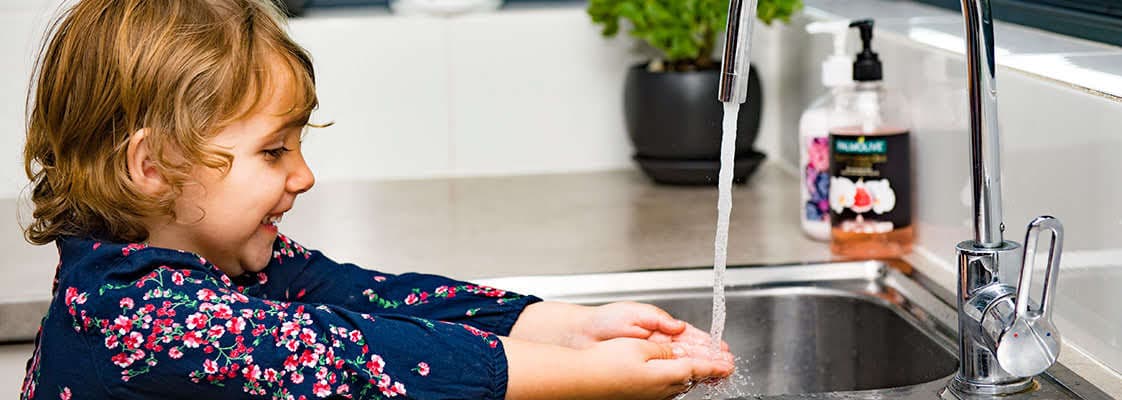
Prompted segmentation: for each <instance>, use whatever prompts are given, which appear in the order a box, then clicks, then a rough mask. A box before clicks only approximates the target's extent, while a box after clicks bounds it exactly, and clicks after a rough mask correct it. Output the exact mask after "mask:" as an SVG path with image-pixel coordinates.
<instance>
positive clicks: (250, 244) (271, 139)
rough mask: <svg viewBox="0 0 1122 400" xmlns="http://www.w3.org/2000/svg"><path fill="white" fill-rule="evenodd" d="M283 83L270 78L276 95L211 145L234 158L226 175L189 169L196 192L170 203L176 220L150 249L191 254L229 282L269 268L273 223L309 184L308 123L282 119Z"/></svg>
mask: <svg viewBox="0 0 1122 400" xmlns="http://www.w3.org/2000/svg"><path fill="white" fill-rule="evenodd" d="M285 76H287V74H285V73H276V74H274V75H273V77H275V78H278V79H274V82H275V83H276V84H275V85H271V86H272V87H274V88H280V90H271V93H268V92H267V93H266V96H265V97H263V98H262V99H261V102H260V103H259V104H258V107H257V110H254V112H252V113H250V114H249V115H248V116H246V117H245V118H243V119H241V120H238V121H236V122H234V123H233V124H231V125H230V126H227V127H226V128H224V129H222V130H221V131H219V132H218V133H217V134H216V135H215V136H214V137H212V138H211V140H210V143H211V144H213V145H216V146H220V147H221V148H223V149H225V150H226V151H228V152H230V153H231V154H232V155H233V162H232V164H231V166H230V170H229V172H228V173H227V174H226V175H222V173H221V171H217V170H214V169H210V168H206V167H196V168H195V171H194V173H193V177H194V180H195V182H197V184H188V185H186V186H185V187H184V188H183V195H182V196H181V197H180V198H179V199H177V200H176V205H175V208H176V213H177V215H178V218H177V220H176V221H171V222H168V223H167V224H162V225H161V226H157V227H156V228H155V229H150V230H149V238H150V239H149V244H151V245H153V246H159V247H169V248H175V249H182V250H188V251H193V252H195V253H198V254H199V255H201V256H203V257H205V258H207V259H208V260H209V261H211V262H212V263H214V265H216V266H218V268H219V269H221V270H222V271H223V272H225V273H226V274H227V275H229V276H238V275H241V274H243V273H245V272H257V271H260V270H261V269H263V268H265V266H266V265H268V263H269V259H270V257H272V245H273V241H274V239H276V236H277V226H276V223H278V222H280V219H281V216H283V215H284V213H285V212H286V211H288V210H289V209H291V208H292V206H293V204H294V202H295V200H296V196H297V195H299V194H301V193H304V192H306V191H307V190H308V189H310V188H311V187H312V185H313V184H314V183H315V177H313V176H312V171H311V170H310V169H309V168H308V164H307V163H306V162H305V161H304V156H303V154H302V153H301V151H300V146H301V133H302V132H303V128H304V125H305V124H306V122H307V121H306V120H305V119H293V118H294V117H293V116H292V115H284V113H285V112H286V111H287V110H288V109H289V108H290V105H291V103H292V102H291V100H290V97H289V90H290V89H289V87H290V86H291V85H289V82H288V81H286V80H283V79H279V78H282V77H285Z"/></svg>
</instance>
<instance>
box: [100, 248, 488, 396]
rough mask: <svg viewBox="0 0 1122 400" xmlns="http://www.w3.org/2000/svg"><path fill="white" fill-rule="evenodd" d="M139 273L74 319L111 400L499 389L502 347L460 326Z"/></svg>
mask: <svg viewBox="0 0 1122 400" xmlns="http://www.w3.org/2000/svg"><path fill="white" fill-rule="evenodd" d="M148 270H150V271H151V272H147V271H148ZM138 271H140V273H143V275H140V276H139V277H136V278H126V279H117V280H110V282H113V283H109V284H106V285H104V286H102V287H101V288H100V290H98V293H90V296H89V298H90V299H91V300H90V301H88V302H86V303H85V304H82V305H81V307H82V309H81V310H78V311H79V312H80V313H79V314H78V315H81V316H82V318H81V328H82V330H83V331H84V332H85V334H86V336H85V337H87V344H88V345H89V347H90V350H91V357H92V358H93V359H94V360H95V362H99V363H101V365H103V367H102V368H99V371H100V372H101V373H102V375H101V378H100V380H101V381H102V382H103V383H105V384H106V386H107V388H109V390H110V391H111V393H113V394H114V395H115V396H118V397H123V398H129V397H143V398H167V397H175V396H178V395H182V394H183V393H199V392H200V391H205V392H206V393H207V394H208V395H207V396H205V397H207V398H215V399H225V398H245V397H246V396H247V394H249V395H257V396H275V397H280V398H284V397H286V396H289V395H291V396H294V397H301V396H306V397H307V398H319V397H323V396H325V395H328V394H344V395H352V396H355V397H356V398H383V397H394V396H397V395H406V394H407V395H408V396H410V397H414V398H426V399H429V398H431V399H444V398H473V399H474V398H479V399H501V398H503V397H504V396H505V393H506V390H507V389H506V387H507V362H506V357H505V354H504V348H503V346H502V342H500V341H499V339H498V338H497V337H496V336H495V335H493V334H490V333H487V332H482V331H479V330H478V329H475V328H473V327H470V326H465V325H460V324H453V323H445V322H433V321H429V320H425V319H420V318H415V317H410V316H402V315H377V316H371V315H368V314H360V313H356V312H351V311H348V310H345V309H342V308H338V307H333V306H323V305H320V306H316V305H311V304H300V303H288V302H275V301H269V300H263V299H259V298H255V297H248V296H245V295H243V294H241V293H238V292H236V291H234V290H232V289H231V287H230V286H229V285H227V284H225V283H224V282H223V281H222V280H221V279H216V276H215V275H212V273H213V272H207V271H203V270H200V269H194V268H178V267H168V266H160V267H158V268H154V269H152V268H147V269H144V268H140V269H138ZM219 278H220V277H219Z"/></svg>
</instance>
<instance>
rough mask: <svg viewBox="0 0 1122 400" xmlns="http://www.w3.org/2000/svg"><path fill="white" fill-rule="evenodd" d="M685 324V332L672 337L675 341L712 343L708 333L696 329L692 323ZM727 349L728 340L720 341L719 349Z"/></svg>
mask: <svg viewBox="0 0 1122 400" xmlns="http://www.w3.org/2000/svg"><path fill="white" fill-rule="evenodd" d="M687 325H688V326H687V327H686V330H685V332H682V334H681V335H678V337H676V338H675V339H674V340H675V341H678V342H686V343H693V344H710V343H713V337H712V336H709V334H708V333H705V332H704V331H702V330H700V329H697V328H696V327H694V326H693V325H689V324H687ZM728 349H729V344H728V342H726V341H724V340H722V341H721V350H723V351H728Z"/></svg>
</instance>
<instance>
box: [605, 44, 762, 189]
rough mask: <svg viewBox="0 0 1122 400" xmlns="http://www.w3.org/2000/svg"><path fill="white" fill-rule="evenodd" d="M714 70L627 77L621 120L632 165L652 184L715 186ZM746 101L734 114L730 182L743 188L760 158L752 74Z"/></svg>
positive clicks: (720, 110)
mask: <svg viewBox="0 0 1122 400" xmlns="http://www.w3.org/2000/svg"><path fill="white" fill-rule="evenodd" d="M719 78H720V70H719V69H711V70H702V71H690V72H650V71H648V70H647V64H646V63H643V64H639V65H636V66H634V67H631V69H630V70H629V71H628V73H627V83H626V85H625V87H624V114H625V118H626V122H627V133H628V135H629V136H630V137H631V143H632V145H634V146H635V161H636V162H638V163H639V167H640V168H642V170H643V172H644V173H646V174H647V175H648V176H650V177H651V178H652V179H654V181H655V182H659V183H667V184H683V185H712V184H716V183H717V175H718V172H719V171H720V158H721V122H722V120H723V117H724V107H723V106H722V104H721V102H720V101H718V100H717V90H718V85H719ZM748 81H749V84H748V101H747V102H745V103H744V104H743V105H741V106H740V112H739V113H738V114H737V133H736V163H735V167H734V168H733V169H734V172H733V180H734V181H735V182H740V183H743V182H745V181H747V180H748V177H749V176H751V174H752V172H754V171H755V170H756V167H758V166H759V164H760V162H761V161H763V159H764V155H763V153H760V152H758V151H756V150H755V149H754V148H753V143H755V141H756V135H757V134H758V133H759V127H760V110H761V109H762V108H763V107H762V106H763V102H762V94H761V93H762V92H761V90H760V81H759V79H758V78H757V77H756V71H755V68H753V69H752V72H751V74H749V79H748Z"/></svg>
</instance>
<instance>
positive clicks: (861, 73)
mask: <svg viewBox="0 0 1122 400" xmlns="http://www.w3.org/2000/svg"><path fill="white" fill-rule="evenodd" d="M849 27H850V28H854V27H856V28H857V29H860V30H861V46H862V49H861V52H860V53H857V59H856V60H854V61H853V80H855V81H858V82H869V81H879V80H881V79H883V78H884V75H883V73H882V72H881V63H880V57H878V56H877V53H874V52H873V20H871V19H863V20H860V21H853V22H852V23H850V24H849Z"/></svg>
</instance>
